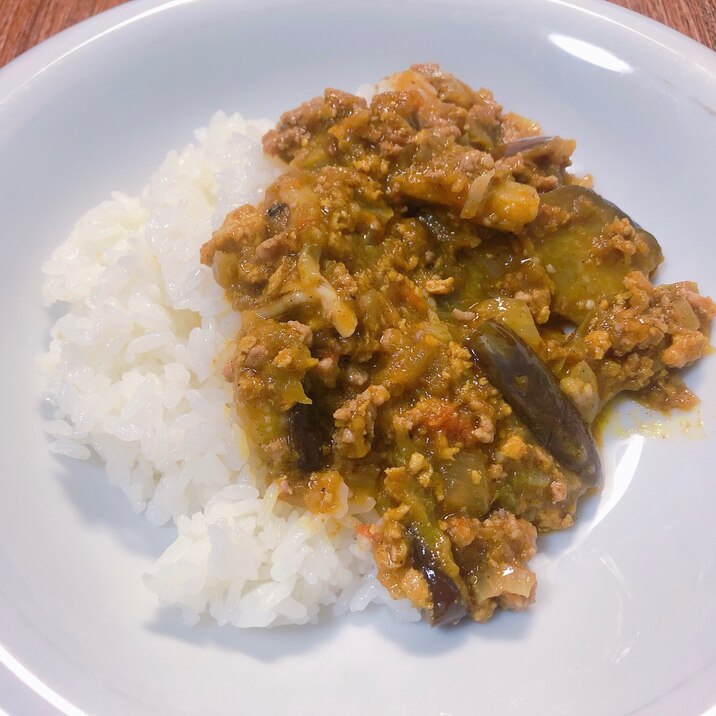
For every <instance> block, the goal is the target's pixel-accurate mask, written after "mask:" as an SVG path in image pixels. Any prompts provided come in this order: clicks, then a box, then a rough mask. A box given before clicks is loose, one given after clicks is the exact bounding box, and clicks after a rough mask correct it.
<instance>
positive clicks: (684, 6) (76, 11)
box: [0, 0, 716, 67]
mask: <svg viewBox="0 0 716 716" xmlns="http://www.w3.org/2000/svg"><path fill="white" fill-rule="evenodd" d="M123 1H124V0H0V67H2V66H3V65H5V64H7V63H8V62H10V60H12V59H13V58H14V57H17V55H20V54H22V53H23V52H25V50H29V49H30V48H31V47H32V46H33V45H36V44H37V43H38V42H41V41H42V40H44V39H45V38H47V37H49V36H50V35H54V34H55V33H56V32H59V31H60V30H63V29H64V28H66V27H69V26H70V25H74V24H75V23H76V22H79V21H80V20H84V19H85V18H87V17H90V16H91V15H94V14H96V13H98V12H102V10H107V9H109V8H111V7H114V6H115V5H119V4H121V3H122V2H123ZM129 2H131V0H129ZM614 2H615V3H616V4H617V5H621V6H622V7H627V8H629V9H631V10H636V11H637V12H640V13H642V14H644V15H648V16H649V17H652V18H654V19H655V20H658V21H659V22H663V23H664V24H666V25H670V26H671V27H674V28H676V29H677V30H679V31H680V32H683V33H684V34H685V35H689V36H691V37H693V38H695V39H696V40H698V41H699V42H702V43H703V44H704V45H707V46H708V47H711V48H712V49H716V0H614Z"/></svg>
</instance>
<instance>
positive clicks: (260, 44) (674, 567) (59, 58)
mask: <svg viewBox="0 0 716 716" xmlns="http://www.w3.org/2000/svg"><path fill="white" fill-rule="evenodd" d="M427 60H435V61H438V62H441V63H442V64H443V65H444V66H445V67H446V68H447V69H448V70H450V71H453V72H455V73H456V74H457V75H458V76H459V77H461V78H463V79H465V80H467V81H468V82H470V83H472V84H475V85H484V86H486V87H489V88H491V89H493V90H494V91H495V93H496V95H497V97H498V99H499V100H500V101H501V102H503V103H504V104H505V106H506V107H508V108H510V109H513V110H515V111H518V112H520V113H523V114H526V115H528V116H531V117H535V118H537V119H539V120H540V121H541V122H542V124H543V126H544V128H545V129H546V130H547V131H548V132H549V133H559V134H562V135H565V136H573V137H576V138H577V139H578V141H579V147H578V151H577V155H576V160H577V169H578V170H581V171H585V170H589V171H591V172H593V174H594V176H595V177H596V181H597V188H598V189H599V190H600V191H601V192H602V193H604V194H605V195H606V196H608V197H609V198H611V199H612V200H614V201H615V202H617V203H619V204H620V205H621V206H622V207H623V208H624V209H625V210H626V211H628V212H629V213H630V214H632V215H633V216H634V217H635V218H636V219H637V220H638V221H639V222H640V223H642V224H643V225H644V226H646V227H648V228H649V229H650V230H651V231H653V232H654V233H655V234H656V235H657V236H658V237H659V239H660V241H661V242H662V244H663V246H664V249H665V253H666V256H667V261H666V265H665V266H664V268H663V269H662V271H661V272H660V279H661V280H664V281H666V280H679V279H696V280H698V281H699V283H700V285H701V288H702V290H704V291H705V292H708V293H711V294H712V295H714V294H716V277H715V276H714V268H713V266H714V259H715V258H716V251H715V250H714V243H713V239H714V223H713V218H712V217H713V214H712V212H713V205H714V179H713V172H714V167H716V55H714V54H713V53H712V52H710V51H709V50H706V49H705V48H703V47H701V46H699V45H697V44H696V43H693V42H692V41H690V40H687V39H686V38H684V37H682V36H680V35H678V34H677V33H675V32H673V31H670V30H667V29H666V28H664V27H661V26H659V25H657V24H655V23H653V22H651V21H648V20H646V19H644V18H641V17H638V16H636V15H633V14H631V13H628V12H626V11H623V10H621V9H618V8H616V7H614V6H612V5H609V4H607V3H603V2H597V1H595V0H573V1H567V0H474V1H472V2H471V1H470V0H451V2H449V3H444V4H442V5H440V4H438V2H437V0H435V1H430V0H423V1H422V2H414V3H410V4H408V3H405V2H401V1H399V0H394V1H392V2H387V1H386V0H383V1H382V2H373V1H372V0H355V1H354V2H349V1H348V0H345V1H343V0H341V1H336V0H313V1H312V2H305V3H297V2H290V1H288V0H285V1H284V0H281V1H279V0H272V1H271V2H261V1H260V0H243V1H242V2H237V1H236V0H204V1H202V2H196V1H194V2H192V1H190V0H174V1H173V2H166V3H160V2H154V1H151V0H150V1H147V2H145V1H144V0H135V2H132V3H128V4H127V5H125V6H122V7H120V8H118V9H116V10H114V11H112V12H110V13H107V14H105V15H102V16H100V17H97V18H95V19H93V20H90V21H88V22H86V23H83V24H82V25H80V26H78V27H75V28H73V29H71V30H70V31H68V32H65V33H63V34H61V35H60V36H58V37H56V38H53V39H52V40H50V41H48V42H46V43H45V44H43V45H41V46H40V47H38V48H36V49H34V50H32V51H31V52H30V53H28V54H27V55H25V56H24V57H22V58H20V59H19V60H17V61H15V62H13V63H12V64H10V65H9V66H8V67H7V68H5V69H4V70H3V71H2V72H0V222H1V224H0V247H1V250H2V262H1V266H0V272H1V273H0V311H2V324H0V325H2V327H3V339H2V354H1V356H2V357H1V358H0V361H1V362H0V367H1V368H2V381H3V388H2V400H1V401H0V416H1V419H2V422H1V423H0V428H1V429H0V446H1V447H0V454H1V455H2V460H3V467H4V469H3V475H2V480H0V636H1V640H2V646H1V648H0V660H2V661H3V662H4V664H5V667H6V669H5V670H3V671H2V672H0V705H2V706H4V707H5V708H6V709H8V710H9V711H10V712H11V713H12V714H44V713H56V711H55V709H57V710H59V711H60V712H63V713H66V714H82V713H86V714H102V715H103V716H104V715H113V714H117V715H119V714H121V715H126V714H133V715H137V716H142V715H144V714H157V713H159V714H172V715H174V714H201V715H202V716H203V715H213V714H251V715H252V716H253V715H254V714H292V715H296V716H301V715H304V714H305V715H309V714H337V713H341V714H368V713H375V714H389V713H393V714H403V713H410V714H414V715H415V716H422V715H423V714H424V715H426V716H427V715H434V716H438V714H451V715H452V716H462V715H468V714H469V715H473V714H485V715H488V714H490V715H491V714H501V713H509V714H531V715H532V714H580V715H581V716H591V715H599V716H603V715H604V714H635V713H639V714H649V715H650V716H656V715H657V714H664V715H667V714H668V715H671V714H677V713H678V714H702V713H704V712H705V711H707V710H708V709H710V708H711V707H713V705H714V703H716V638H715V637H716V558H715V556H714V555H715V554H716V552H715V551H714V536H713V535H714V533H713V527H712V525H713V512H714V505H715V504H716V480H714V476H713V464H714V459H715V458H716V448H715V447H714V441H713V438H714V433H715V432H716V361H714V359H713V358H709V359H708V360H706V361H704V362H703V365H702V366H700V367H699V368H698V369H697V370H695V371H692V372H691V373H690V374H689V381H690V383H691V384H692V385H693V386H695V387H696V388H697V390H698V392H699V393H700V395H701V396H702V397H703V405H702V408H701V419H702V420H703V426H702V427H700V428H699V427H697V429H696V430H694V431H692V434H691V435H688V436H686V435H684V433H683V430H681V428H680V427H679V424H680V422H681V423H683V422H684V420H683V419H681V420H680V421H679V420H677V421H676V422H675V423H673V424H671V426H669V427H667V428H665V430H667V431H669V432H671V433H672V437H671V438H670V439H669V440H664V439H661V438H660V437H659V436H658V432H655V431H654V430H650V431H647V435H646V436H640V435H633V436H631V437H629V436H626V435H621V436H619V435H618V434H615V435H612V436H611V437H610V439H609V440H608V445H607V448H606V451H605V458H604V460H605V465H606V468H607V473H608V479H607V484H606V487H605V490H604V492H603V493H602V494H601V496H599V497H597V498H593V499H592V500H588V501H587V502H586V503H585V504H584V506H583V509H582V510H581V514H580V522H579V526H578V528H577V529H575V530H572V531H569V532H567V533H565V534H561V535H553V536H550V537H548V538H545V539H542V541H541V542H542V544H541V546H542V550H543V552H542V556H541V557H538V558H537V559H536V560H535V565H536V568H537V572H538V577H539V580H540V584H539V594H538V600H537V603H536V605H535V606H534V607H533V608H532V609H530V610H529V611H528V612H526V613H521V614H500V615H499V616H498V617H497V618H496V619H494V620H493V621H492V622H490V623H489V624H488V625H487V626H479V625H473V624H465V625H464V626H461V627H460V628H457V629H439V630H430V629H429V628H428V627H427V626H425V625H424V624H423V625H414V624H411V625H398V624H393V623H390V622H389V621H388V620H387V618H386V617H385V615H384V614H382V613H380V612H379V611H369V612H368V613H365V614H362V615H360V616H358V617H355V618H351V619H342V620H338V621H335V620H330V619H327V620H325V621H323V622H322V623H321V624H320V625H318V626H316V627H308V628H300V629H283V630H275V631H266V632H263V631H237V630H233V629H230V628H226V629H219V628H215V627H209V626H202V627H200V628H191V629H189V628H185V627H183V626H182V625H181V623H180V618H179V614H178V612H175V611H171V610H168V611H167V610H159V609H158V606H157V604H156V602H155V599H154V597H153V595H152V594H150V593H149V592H148V591H146V590H145V589H144V587H143V585H142V583H141V580H140V575H141V574H142V572H144V571H145V570H146V569H147V568H148V567H149V565H150V564H151V562H152V560H153V559H154V558H155V557H156V556H157V555H158V554H159V553H160V551H161V550H162V548H163V547H164V546H165V545H166V544H167V543H168V542H169V540H170V538H171V530H169V529H167V530H157V529H155V528H152V527H150V526H149V525H148V524H147V523H146V522H145V520H144V519H143V518H142V517H141V516H136V515H134V514H132V513H131V512H130V510H129V508H128V506H127V504H126V502H125V500H124V498H123V496H122V495H121V494H120V493H119V491H117V490H115V489H113V488H111V487H109V486H108V483H107V481H106V479H105V478H104V477H103V475H102V473H101V471H100V470H99V469H97V468H96V467H95V468H88V467H82V466H78V465H77V464H76V463H72V462H64V461H57V460H55V459H53V458H52V457H51V456H50V455H49V454H48V453H47V450H46V441H45V439H44V437H43V434H42V431H41V428H40V404H39V396H38V392H37V383H36V378H35V374H34V368H33V357H34V355H36V354H37V353H38V352H39V351H40V350H41V349H42V346H43V345H44V344H45V341H46V336H45V332H46V330H47V328H48V325H49V318H48V316H47V315H46V314H45V312H43V310H42V309H41V307H40V301H39V285H40V276H39V267H40V264H41V262H42V261H43V260H44V259H45V258H46V257H47V256H48V254H49V252H50V250H51V248H52V247H54V246H55V245H57V244H58V243H59V242H60V241H62V239H63V238H64V237H65V236H66V235H67V233H68V231H69V229H70V226H71V224H72V221H73V220H74V219H75V218H77V217H78V216H79V215H80V214H81V213H83V212H84V211H85V210H86V209H87V208H89V207H91V206H93V205H94V204H96V203H98V202H99V201H100V200H101V199H103V198H104V197H106V196H107V194H108V192H109V191H110V190H112V189H121V190H123V191H126V192H130V193H131V192H136V191H137V190H138V189H139V188H140V187H141V186H142V184H143V183H144V182H145V180H146V178H147V176H148V173H149V172H150V171H151V170H152V169H153V168H154V167H155V166H157V165H158V164H159V162H160V160H161V159H162V158H163V156H164V154H165V153H166V152H167V151H168V150H169V149H170V148H172V147H179V146H181V145H183V144H184V143H185V142H186V141H187V140H189V139H190V138H191V131H192V129H193V128H194V127H197V126H201V125H203V124H206V122H207V121H208V119H209V117H210V116H211V114H212V113H213V112H214V110H216V109H219V108H223V109H225V110H227V111H233V110H240V111H241V112H242V113H244V114H245V115H248V116H261V115H267V116H276V115H277V114H278V113H279V112H280V111H281V110H284V109H286V108H289V107H292V106H294V105H295V104H296V103H298V102H299V101H301V100H303V99H305V98H308V97H310V96H313V95H315V94H317V93H319V92H320V91H321V90H322V89H323V88H324V87H326V86H330V85H333V86H338V87H341V88H344V89H348V90H351V89H353V88H355V87H357V86H358V85H359V84H360V83H363V82H366V81H371V80H375V79H378V78H380V77H381V76H383V75H385V74H388V73H390V72H393V71H395V70H399V69H401V68H404V67H406V66H407V65H408V64H410V63H412V62H416V61H427ZM691 420H692V421H694V417H693V416H691ZM649 435H651V437H650V436H649Z"/></svg>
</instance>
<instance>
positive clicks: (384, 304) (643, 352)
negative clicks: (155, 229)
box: [201, 65, 715, 624]
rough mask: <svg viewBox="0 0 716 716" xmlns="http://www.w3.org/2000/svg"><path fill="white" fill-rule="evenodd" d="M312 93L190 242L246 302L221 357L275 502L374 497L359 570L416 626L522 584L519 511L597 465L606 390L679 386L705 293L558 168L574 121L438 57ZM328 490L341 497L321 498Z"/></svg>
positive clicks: (564, 507) (569, 491) (524, 535)
mask: <svg viewBox="0 0 716 716" xmlns="http://www.w3.org/2000/svg"><path fill="white" fill-rule="evenodd" d="M389 86H390V91H385V92H380V93H379V94H376V95H375V96H374V97H373V98H372V100H371V101H370V102H367V101H366V100H364V99H362V98H361V97H357V96H354V95H351V94H346V93H344V92H341V91H338V90H334V89H328V90H326V91H325V93H324V95H323V97H318V98H316V99H313V100H311V101H310V102H307V103H305V104H303V105H301V106H300V107H298V108H297V109H295V110H292V111H290V112H287V113H286V114H284V115H283V116H282V117H281V120H280V121H279V123H278V125H277V126H276V128H275V129H273V130H271V131H270V132H268V133H267V134H266V136H265V137H264V140H263V141H264V147H265V150H266V152H267V153H268V154H270V155H272V156H275V157H278V158H280V159H282V160H283V161H284V162H286V164H287V168H286V171H285V172H284V173H283V174H282V175H281V176H280V177H279V178H278V179H277V180H276V181H275V182H274V183H273V184H272V185H271V186H270V187H269V188H268V189H267V191H266V194H265V198H264V200H263V202H261V203H260V204H259V205H258V206H249V205H246V206H241V207H239V208H238V209H236V210H235V211H232V212H231V213H230V214H229V215H228V216H227V217H226V220H225V222H224V224H223V226H222V227H221V228H220V229H219V230H218V231H216V232H215V234H214V236H213V237H212V238H211V240H210V241H208V242H207V243H206V244H205V245H204V247H203V248H202V254H201V259H202V261H203V262H204V263H206V264H209V265H212V266H213V267H214V270H215V275H216V278H217V281H218V282H219V283H220V285H221V286H222V287H224V288H225V289H226V291H227V294H228V296H229V297H230V299H231V301H232V303H233V305H234V307H235V308H236V309H237V310H240V311H241V312H242V316H243V323H242V328H241V331H240V333H239V335H238V336H237V338H236V345H235V351H234V354H233V357H232V359H231V360H230V361H229V363H228V364H227V365H226V367H225V376H226V378H227V380H229V381H231V382H233V385H234V389H235V396H236V408H237V411H238V415H239V416H240V418H241V421H242V423H243V427H244V428H245V430H246V432H247V434H248V436H249V439H250V441H251V442H252V444H253V446H254V448H255V450H256V451H257V452H258V455H259V456H260V458H261V460H262V461H263V463H265V466H266V468H267V472H268V477H269V479H271V480H274V481H277V482H278V484H279V485H280V487H281V489H282V494H283V496H284V497H285V499H288V500H291V501H294V502H299V503H301V504H304V505H305V506H306V507H307V508H308V509H310V510H311V511H313V512H317V513H327V514H331V513H337V512H339V511H340V510H341V509H345V502H346V498H347V496H348V495H349V494H351V495H352V496H354V498H358V497H370V498H373V499H374V500H375V505H376V510H377V512H378V514H379V519H378V520H377V521H376V522H374V523H372V524H366V525H361V526H360V527H359V530H360V531H361V532H362V533H363V534H364V535H365V536H367V537H368V538H369V539H370V541H371V544H372V549H373V554H374V556H375V561H376V564H377V567H378V577H379V579H380V581H381V582H382V584H384V585H385V587H386V588H387V589H388V591H389V592H390V594H391V595H392V596H393V597H395V598H400V597H407V598H408V599H410V600H411V602H412V603H413V604H414V605H415V606H416V607H418V608H421V609H425V610H426V611H427V614H428V616H429V618H430V621H431V623H433V624H437V623H441V622H445V621H455V620H457V619H459V618H461V617H462V616H463V615H469V616H471V617H472V618H473V619H475V620H477V621H485V620H486V619H488V618H489V617H490V616H491V615H492V613H493V612H494V610H495V608H496V607H502V608H505V609H523V608H525V607H526V606H527V605H529V604H530V603H531V601H532V600H533V599H534V592H535V575H534V574H533V573H532V572H531V571H530V570H529V569H528V567H527V566H526V564H527V561H528V560H529V559H530V558H531V557H532V556H533V555H534V553H535V538H536V535H537V532H540V531H541V532H546V531H550V530H559V529H563V528H566V527H569V526H570V525H572V523H573V518H574V513H575V510H576V507H577V502H578V500H579V498H580V496H582V495H583V494H584V493H585V492H586V491H588V490H589V489H590V488H593V487H594V486H595V485H596V484H597V483H598V481H599V475H600V467H599V457H598V454H597V452H596V450H595V448H594V443H593V441H592V437H591V434H590V431H589V428H588V426H589V425H591V424H592V423H593V421H594V419H595V418H596V416H597V415H598V414H599V412H600V411H601V410H602V409H603V408H604V406H605V404H606V403H608V402H609V401H610V400H611V399H612V398H613V397H614V396H615V395H617V394H618V393H620V392H623V391H631V392H633V393H634V394H635V395H636V396H637V397H638V398H639V399H640V400H642V401H645V402H647V403H648V404H649V405H651V406H655V407H658V408H660V409H670V408H673V407H678V408H688V407H690V406H692V405H693V404H694V403H695V401H696V399H695V397H694V395H693V394H692V393H691V392H689V390H688V389H687V388H686V387H685V386H684V384H683V383H682V382H681V380H680V379H679V377H678V374H677V372H676V371H678V369H680V368H683V367H684V366H685V365H687V364H689V363H692V362H693V361H695V360H697V359H698V358H700V357H701V356H702V355H703V353H704V351H705V350H706V348H707V345H708V340H707V333H708V327H709V323H710V320H711V318H712V317H713V315H714V312H715V310H714V304H713V303H712V301H711V300H710V299H708V298H705V297H703V296H701V295H699V293H698V292H697V287H696V286H695V285H694V284H693V283H690V282H683V283H676V284H671V285H664V286H655V285H654V284H652V282H651V281H650V276H651V274H652V273H653V271H654V269H655V268H656V267H657V266H658V264H659V263H660V262H661V260H662V254H661V249H660V247H659V244H658V243H657V241H656V239H655V238H654V237H653V236H652V235H651V234H649V233H648V232H647V231H645V230H644V229H642V228H641V227H640V226H639V225H637V224H636V223H634V222H633V221H631V220H630V219H629V217H628V216H626V215H625V214H624V213H623V212H622V211H620V210H619V209H618V208H617V207H616V206H614V205H613V204H611V203H609V202H607V201H605V200H604V199H603V198H602V197H600V196H599V195H598V194H596V193H595V192H594V191H592V189H591V188H590V187H589V182H588V181H587V180H582V179H578V178H577V177H575V176H573V175H571V174H569V173H568V171H567V167H569V165H570V155H571V154H572V152H573V150H574V148H575V143H574V142H573V141H572V140H565V139H561V138H559V137H545V136H541V133H540V128H539V126H538V125H537V124H536V123H534V122H532V121H530V120H528V119H525V118H523V117H520V116H517V115H515V114H511V113H505V112H503V110H502V108H501V107H500V105H498V104H497V103H496V102H495V100H494V99H493V96H492V94H491V93H490V92H488V91H487V90H478V91H474V90H472V89H471V88H470V87H468V86H467V85H466V84H464V83H463V82H460V81H459V80H457V79H456V78H455V77H453V76H451V75H449V74H448V73H446V72H444V71H442V70H441V69H440V68H439V67H438V66H436V65H416V66H414V67H412V68H411V69H410V70H408V71H407V72H404V73H401V74H400V75H396V76H394V77H393V78H391V79H390V81H389ZM341 505H343V508H341Z"/></svg>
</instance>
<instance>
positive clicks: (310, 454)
mask: <svg viewBox="0 0 716 716" xmlns="http://www.w3.org/2000/svg"><path fill="white" fill-rule="evenodd" d="M287 417H288V438H289V444H290V446H291V448H292V449H293V452H294V454H295V456H296V467H297V468H298V469H299V470H300V471H301V472H302V473H310V472H315V471H316V470H319V469H320V468H321V466H322V465H323V451H322V445H323V440H322V439H321V430H320V426H319V424H318V420H317V416H316V410H315V408H314V406H313V405H307V404H304V403H296V405H294V406H293V407H292V408H291V409H290V410H289V411H288V416H287Z"/></svg>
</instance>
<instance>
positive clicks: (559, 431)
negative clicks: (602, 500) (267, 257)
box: [465, 319, 602, 487]
mask: <svg viewBox="0 0 716 716" xmlns="http://www.w3.org/2000/svg"><path fill="white" fill-rule="evenodd" d="M465 343H466V345H467V348H468V349H469V351H470V353H471V354H472V356H473V359H474V360H475V361H476V362H477V363H478V365H479V366H480V367H481V368H482V369H483V370H484V371H485V373H486V374H487V376H488V378H489V379H490V381H491V382H492V384H493V385H494V386H495V387H496V388H497V389H498V390H499V391H500V392H501V393H502V395H503V397H504V399H505V401H506V402H507V403H508V404H509V405H510V407H511V408H512V410H513V411H514V412H515V414H516V415H517V416H518V417H519V418H520V419H521V420H522V422H524V424H525V425H526V426H527V427H528V428H529V430H530V431H531V432H532V434H533V435H534V436H535V438H536V439H537V441H538V442H539V443H541V444H542V446H543V447H544V448H546V449H547V450H549V452H551V453H552V455H554V457H555V458H556V459H557V460H558V461H559V462H560V463H561V464H562V465H563V466H564V467H565V468H567V469H568V470H571V471H572V472H575V473H576V474H578V475H579V476H580V477H581V478H582V480H584V482H585V483H586V484H587V485H588V486H590V487H592V486H595V485H597V484H598V483H599V482H600V481H601V476H602V467H601V461H600V459H599V452H598V451H597V447H596V444H595V442H594V438H593V437H592V434H591V432H590V430H589V427H588V426H587V424H586V423H585V422H584V420H583V419H582V416H581V415H580V414H579V411H578V410H577V407H576V406H575V405H574V403H573V402H572V401H571V400H570V399H569V398H568V397H567V396H566V395H565V394H564V392H563V391H562V389H561V388H560V387H559V383H558V382H557V380H556V378H555V377H554V375H553V374H552V372H551V371H550V370H549V368H548V367H547V366H546V365H545V364H544V363H543V362H542V360H541V359H540V357H539V356H538V355H537V354H536V353H535V352H534V351H533V350H532V349H531V348H529V347H528V346H527V344H526V343H524V342H523V341H522V340H521V339H520V338H518V337H517V336H516V335H515V334H514V333H513V332H512V331H511V330H509V329H508V328H506V327H505V326H503V325H501V324H500V323H497V321H495V320H493V319H490V320H488V321H485V323H483V324H482V325H481V326H480V327H479V328H477V329H476V330H475V331H473V332H472V333H470V334H469V335H468V336H467V338H466V339H465Z"/></svg>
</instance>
